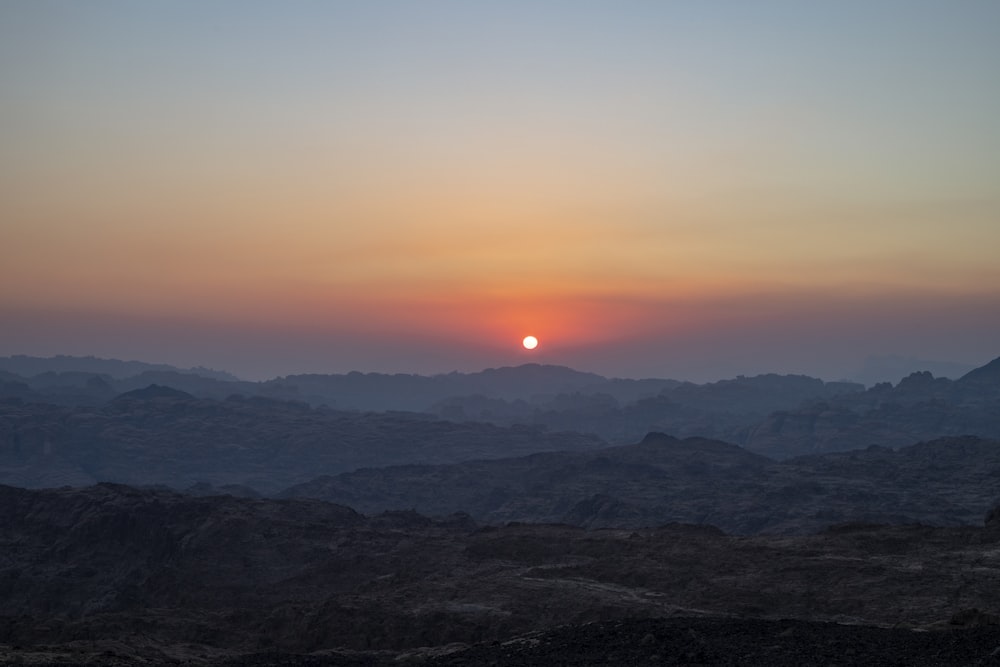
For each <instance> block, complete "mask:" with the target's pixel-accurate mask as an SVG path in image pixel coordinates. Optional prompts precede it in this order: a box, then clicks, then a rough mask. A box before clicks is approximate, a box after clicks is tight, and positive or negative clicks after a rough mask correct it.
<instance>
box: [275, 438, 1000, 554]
mask: <svg viewBox="0 0 1000 667" xmlns="http://www.w3.org/2000/svg"><path fill="white" fill-rule="evenodd" d="M283 496H285V497H300V498H316V499H322V500H327V501H331V502H337V503H344V504H347V505H350V506H352V507H354V508H356V509H358V510H360V511H362V512H366V513H372V512H381V511H384V510H392V509H415V510H416V511H418V512H421V513H425V514H428V515H432V516H433V515H445V514H449V513H452V512H456V511H464V512H468V513H469V514H470V515H471V516H472V517H473V518H475V519H476V520H477V521H481V522H486V523H503V522H507V521H525V522H562V523H568V524H572V525H578V526H583V527H587V528H612V527H616V528H622V527H625V528H635V527H642V526H650V525H659V524H664V523H669V522H672V521H679V522H686V523H709V524H713V525H716V526H718V527H720V528H722V529H723V530H725V531H726V532H728V533H732V534H743V535H746V534H757V533H770V534H805V533H809V532H814V531H816V530H820V529H822V528H823V527H824V526H827V525H830V524H832V523H838V522H847V521H865V522H874V523H892V524H901V523H918V522H919V523H927V524H931V525H941V526H946V525H962V524H966V525H971V524H976V523H979V521H980V520H981V517H982V516H983V513H984V512H985V511H986V510H988V509H989V508H990V507H992V506H993V505H994V504H996V503H998V502H1000V441H996V440H985V439H981V438H976V437H972V436H969V437H964V438H943V439H938V440H934V441H931V442H926V443H919V444H916V445H911V446H909V447H903V448H900V449H899V450H892V449H888V448H885V447H871V448H869V449H866V450H859V451H852V452H834V453H829V454H823V455H815V456H810V457H802V458H797V459H790V460H786V461H781V462H778V461H773V460H770V459H767V458H765V457H763V456H760V455H759V454H754V453H752V452H748V451H746V450H745V449H742V448H740V447H737V446H735V445H730V444H727V443H724V442H718V441H712V440H706V439H703V438H688V439H684V440H680V439H677V438H673V437H670V436H667V435H663V434H650V435H648V436H647V437H646V438H645V439H643V441H642V442H640V443H637V444H634V445H628V446H621V447H610V448H605V449H599V450H592V451H586V452H550V453H541V454H532V455H530V456H525V457H519V458H513V459H499V460H493V461H466V462H461V463H456V464H450V465H444V466H430V465H409V466H395V467H386V468H378V469H374V468H367V469H363V470H357V471H354V472H350V473H342V474H340V475H336V476H324V477H320V478H317V479H315V480H312V481H310V482H307V483H305V484H300V485H297V486H295V487H293V488H290V489H288V490H287V491H286V492H284V494H283Z"/></svg>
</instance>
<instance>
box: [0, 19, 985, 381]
mask: <svg viewBox="0 0 1000 667" xmlns="http://www.w3.org/2000/svg"><path fill="white" fill-rule="evenodd" d="M998 72H1000V2H997V1H996V0H982V1H971V0H970V1H960V0H941V1H936V2H925V1H921V0H900V1H898V2H896V1H892V2H890V1H879V0H859V1H856V2H855V1H850V0H847V1H845V0H840V1H838V2H811V1H802V0H789V1H787V2H767V1H760V2H745V1H743V0H740V1H738V2H737V1H734V2H721V1H720V2H695V1H693V0H692V1H689V2H680V1H678V2H666V1H663V2H659V1H653V0H648V1H644V2H636V1H629V0H615V1H613V2H612V1H610V0H609V1H606V2H589V1H585V0H572V1H570V0H566V1H551V2H544V1H535V0H533V1H530V2H529V1H512V0H505V1H504V2H478V1H475V0H465V1H461V2H459V1H454V2H444V1H438V0H421V1H419V2H418V1H412V0H411V1H405V2H404V1H399V2H388V1H378V0H363V1H362V0H358V1H357V2H335V1H296V0H290V1H289V0H286V1H282V2H248V1H246V0H239V1H235V0H234V1H228V0H226V1H214V2H213V1H211V0H197V1H191V2H187V1H180V0H175V1H170V2H158V1H142V2H135V1H132V0H126V1H120V2H111V1H101V0H89V1H76V0H73V1H65V2H50V1H46V0H23V1H17V0H0V354H39V355H49V354H57V353H66V354H96V355H98V356H115V357H124V358H140V359H143V360H148V361H157V362H159V361H165V362H170V363H177V364H180V365H185V366H190V365H197V364H203V365H206V366H213V367H218V368H225V369H227V370H231V371H233V372H235V373H237V374H239V375H243V376H245V377H251V378H258V377H271V376H274V375H278V374H285V373H291V372H301V371H305V370H310V371H316V372H342V371H347V370H355V369H356V370H363V371H371V370H380V371H403V372H422V373H428V372H447V371H451V370H479V369H482V368H485V367H495V366H502V365H510V364H516V363H522V362H525V361H538V362H541V363H559V364H567V365H571V366H574V367H576V368H580V369H581V370H592V371H596V372H600V373H603V374H606V375H617V376H661V377H678V378H687V379H696V380H704V379H717V378H721V377H731V376H733V375H735V374H737V373H744V374H753V373H758V372H764V371H778V372H801V373H808V374H812V375H819V376H821V377H827V378H830V379H835V378H837V377H844V376H847V375H850V374H851V372H853V371H854V370H856V369H857V368H858V367H859V366H860V364H861V360H862V359H863V358H864V357H865V356H867V355H870V354H887V353H898V354H903V355H911V356H917V357H921V358H925V359H939V360H950V361H960V362H966V363H972V364H977V365H978V364H981V363H985V362H986V361H989V360H990V359H992V358H994V357H996V356H998V355H1000V76H998V74H997V73H998ZM526 334H534V335H536V336H537V337H538V338H539V339H540V341H541V344H540V345H539V347H538V349H537V350H535V351H533V352H530V353H529V352H526V351H524V350H521V349H520V345H519V341H520V339H521V337H522V336H524V335H526Z"/></svg>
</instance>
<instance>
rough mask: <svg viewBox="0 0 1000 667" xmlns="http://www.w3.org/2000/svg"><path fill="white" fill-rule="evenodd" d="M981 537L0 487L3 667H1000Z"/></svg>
mask: <svg viewBox="0 0 1000 667" xmlns="http://www.w3.org/2000/svg"><path fill="white" fill-rule="evenodd" d="M998 522H1000V512H994V513H993V514H992V515H990V516H989V517H988V518H987V520H986V522H985V523H984V524H980V525H979V526H968V527H954V528H934V527H929V526H921V525H908V526H895V527H888V526H874V525H859V524H849V525H841V526H837V527H833V528H829V529H827V530H825V531H823V532H820V533H818V534H815V535H810V536H794V537H788V536H785V537H777V536H770V537H768V536H758V537H752V538H746V537H742V538H741V537H730V536H727V535H725V534H724V533H723V532H722V531H720V530H718V529H716V528H712V527H709V526H691V525H685V524H672V525H666V526H661V527H658V528H645V529H639V530H595V531H587V530H583V529H581V528H575V527H570V526H565V525H525V524H511V525H506V526H500V527H481V526H477V525H476V524H475V523H474V522H472V521H471V520H470V519H469V518H468V517H466V516H462V515H457V516H452V517H448V518H446V519H443V520H437V521H435V520H430V519H427V518H425V517H422V516H420V515H418V514H415V513H411V512H396V513H387V514H382V515H378V516H374V517H365V516H363V515H360V514H357V513H356V512H354V511H353V510H351V509H349V508H346V507H343V506H338V505H334V504H328V503H323V502H319V501H301V500H298V501H287V500H286V501H280V500H260V499H245V498H234V497H197V498H196V497H190V496H183V495H178V494H175V493H172V492H167V491H155V490H144V491H140V490H136V489H133V488H129V487H124V486H118V485H109V484H102V485H98V486H95V487H89V488H84V489H61V490H43V491H30V490H24V489H14V488H10V487H0V659H2V660H4V661H7V662H14V661H20V662H26V663H35V664H39V663H48V664H58V663H60V662H62V663H63V664H65V663H76V664H84V663H88V664H141V663H147V664H179V663H183V664H232V665H236V664H248V665H249V664H260V665H263V664H302V665H307V664H316V665H320V664H358V665H360V664H405V663H408V662H412V663H421V664H432V665H433V664H438V665H445V664H451V665H457V664H533V665H541V664H609V663H617V664H641V663H638V661H640V660H641V661H642V662H651V663H653V664H803V663H804V662H805V663H809V662H817V661H819V659H822V660H823V661H824V662H827V661H829V662H836V663H837V664H911V665H922V664H928V665H929V664H997V663H996V657H997V655H998V653H997V651H996V649H997V647H1000V627H998V626H997V625H996V624H997V623H998V622H1000V619H998V617H997V612H998V609H997V606H996V605H997V600H998V599H1000V523H998ZM889 628H894V629H889ZM991 656H992V657H991ZM876 657H878V658H879V660H878V661H876V660H874V659H873V658H876Z"/></svg>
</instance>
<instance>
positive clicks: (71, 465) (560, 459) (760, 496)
mask: <svg viewBox="0 0 1000 667" xmlns="http://www.w3.org/2000/svg"><path fill="white" fill-rule="evenodd" d="M151 378H156V379H163V380H165V381H168V382H169V386H167V385H165V384H148V385H143V383H144V382H146V381H148V380H149V379H151ZM135 385H142V386H141V387H138V388H136V387H135ZM124 387H131V388H130V389H129V390H127V391H124V393H117V392H118V390H120V389H122V388H124ZM232 389H246V390H248V391H246V392H241V393H232V394H226V397H225V398H220V397H219V395H221V394H223V393H225V392H226V390H232ZM293 389H294V391H293ZM192 390H193V391H192ZM449 391H475V392H479V393H476V394H472V395H464V396H461V395H459V396H453V397H452V398H447V399H440V398H439V397H440V396H441V395H443V394H444V393H446V392H449ZM650 391H654V392H657V393H655V394H653V395H645V393H646V392H650ZM196 392H198V393H201V394H202V395H197V394H196ZM532 392H536V393H532ZM544 392H549V393H544ZM269 393H273V394H279V395H283V396H288V395H298V396H300V397H302V396H306V397H309V398H310V399H312V400H313V401H319V400H321V399H323V398H324V397H325V398H329V399H330V400H331V401H333V402H336V401H337V400H340V399H338V398H337V397H345V396H346V397H349V396H352V395H355V394H356V396H355V398H354V399H353V400H355V401H357V402H358V403H359V404H375V403H377V402H378V401H379V400H381V398H380V397H387V398H386V399H385V400H386V402H387V403H389V404H391V405H398V404H401V403H407V402H409V403H413V404H416V403H417V402H421V401H422V402H424V403H432V406H431V408H429V411H425V412H415V411H413V412H404V411H398V410H382V411H360V410H343V409H334V408H331V407H326V406H323V405H316V404H315V403H313V404H310V403H309V402H306V401H301V400H297V401H295V400H287V399H283V398H282V399H279V398H274V397H272V396H268V394H269ZM205 394H207V396H206V395H205ZM525 397H526V398H525ZM345 400H346V399H345ZM649 432H659V433H662V434H665V435H662V436H656V437H653V438H649V437H645V436H646V434H647V433H649ZM997 441H1000V359H997V360H994V361H992V362H990V363H989V364H986V365H984V366H982V367H980V368H977V369H974V370H973V371H970V372H969V373H967V374H966V375H964V376H963V377H961V378H959V379H958V380H948V379H945V378H935V377H933V376H932V375H931V374H930V373H928V372H921V373H914V374H912V375H910V376H908V377H906V378H904V379H903V381H901V382H900V383H899V384H897V385H896V386H893V385H891V384H889V383H884V384H880V385H876V386H874V387H872V388H870V389H867V390H863V389H862V388H861V387H860V386H858V385H851V384H849V383H825V382H822V381H821V380H817V379H815V378H807V377H804V376H778V375H761V376H756V377H749V378H748V377H738V378H735V379H732V380H726V381H722V382H716V383H709V384H705V385H694V384H690V383H677V382H673V381H667V380H645V381H620V380H607V379H604V378H601V377H600V376H594V375H592V374H588V373H579V372H577V371H573V370H571V369H566V368H561V367H553V366H539V365H534V364H529V365H526V366H520V367H516V368H506V369H491V370H488V371H484V372H482V373H475V374H451V375H447V376H436V377H430V378H428V377H422V376H408V375H400V376H395V375H377V374H370V375H364V374H360V373H358V374H347V375H339V376H323V375H308V376H294V377H292V378H283V379H282V380H280V381H273V382H265V383H244V382H232V381H226V380H220V379H218V378H210V377H202V376H198V375H194V374H189V373H179V372H175V371H144V372H143V373H142V374H140V375H139V376H134V377H131V378H124V379H115V378H112V377H110V376H104V375H101V376H98V375H88V374H86V373H81V372H76V371H67V372H64V373H51V374H50V373H48V372H46V373H43V374H41V375H38V376H34V377H32V378H23V377H21V376H18V375H14V374H11V373H7V374H6V375H4V376H3V377H2V378H0V483H4V484H10V485H15V486H23V487H29V488H37V487H54V486H62V485H71V486H82V485H88V484H93V483H95V482H104V481H111V482H118V483H128V484H133V485H166V486H169V487H172V488H174V489H178V490H190V492H191V493H195V494H212V493H221V492H225V493H231V494H236V495H246V496H254V495H276V494H281V493H285V494H286V495H289V496H296V497H312V498H322V499H325V500H332V501H336V502H340V503H344V504H347V505H351V506H354V507H356V508H358V509H360V510H362V511H366V512H374V511H381V510H383V509H412V508H418V509H419V510H421V511H424V512H427V513H429V514H442V513H449V512H454V511H465V512H469V513H470V514H472V515H473V516H474V517H476V518H477V519H478V520H482V521H490V522H499V521H509V520H519V521H561V522H567V523H572V524H575V525H581V526H589V527H602V526H644V525H655V524H657V523H662V522H665V521H688V522H695V523H712V524H716V525H719V526H721V527H723V528H725V529H726V530H728V531H731V532H739V533H757V532H761V531H763V532H808V531H811V530H816V529H818V528H819V527H821V526H823V525H828V524H830V523H835V522H837V521H842V520H865V521H869V520H870V521H881V522H905V521H925V522H929V523H935V524H946V525H950V524H957V523H966V522H969V521H973V520H975V518H976V517H977V516H978V515H979V514H980V513H981V512H982V511H983V508H984V507H986V506H987V505H988V504H989V503H991V502H994V501H996V500H998V499H1000V487H998V486H997V482H998V480H1000V462H998V461H997V460H995V458H994V452H995V451H996V449H997V444H996V443H997ZM636 443H638V444H636ZM917 443H925V444H921V445H917ZM894 450H898V451H894ZM845 451H846V452H849V453H848V454H837V452H845ZM918 453H919V455H918ZM955 457H958V458H955ZM952 459H955V461H954V462H953V465H952V464H951V463H950V464H948V465H950V466H952V467H948V466H945V465H943V464H941V462H943V461H951V460H952ZM781 460H784V462H782V463H779V461H781ZM856 460H857V461H862V462H863V464H858V465H855V464H854V463H852V462H853V461H856ZM935 461H936V462H938V463H937V464H936V463H934V462H935ZM939 464H940V465H939ZM936 466H937V467H936ZM955 466H957V467H955ZM963 466H964V467H963ZM843 471H848V472H849V474H848V472H843ZM942 471H948V475H950V477H946V478H941V477H940V473H942ZM949 484H950V485H951V486H949ZM290 487H294V488H290ZM949 488H950V489H951V491H949ZM289 489H290V490H289ZM970 489H976V490H975V491H972V490H970Z"/></svg>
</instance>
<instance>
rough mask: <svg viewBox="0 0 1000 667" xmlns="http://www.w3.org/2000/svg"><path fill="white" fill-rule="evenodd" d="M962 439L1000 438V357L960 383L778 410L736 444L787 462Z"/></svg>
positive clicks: (921, 380)
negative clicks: (801, 457) (810, 456)
mask: <svg viewBox="0 0 1000 667" xmlns="http://www.w3.org/2000/svg"><path fill="white" fill-rule="evenodd" d="M958 435H978V436H982V437H985V438H994V439H998V438H1000V358H997V359H994V360H993V361H991V362H990V363H988V364H986V365H985V366H982V367H980V368H977V369H975V370H973V371H970V372H969V373H967V374H966V375H964V376H962V377H961V378H959V379H958V380H948V379H946V378H935V377H934V376H932V375H931V374H930V373H928V372H920V373H913V374H912V375H910V376H908V377H906V378H904V379H903V380H902V381H901V382H900V383H899V384H898V385H896V386H892V385H890V384H888V383H884V384H880V385H876V386H874V387H872V388H871V389H869V390H867V391H865V392H860V393H851V394H843V395H840V396H837V397H834V398H831V399H829V400H825V401H815V402H812V403H808V404H806V405H803V406H801V407H799V408H797V409H794V410H781V411H777V412H775V413H773V414H771V415H770V416H769V417H768V418H767V419H765V420H764V421H763V422H761V423H760V424H758V425H756V426H755V427H753V428H751V429H749V430H747V431H746V433H745V434H744V436H743V437H741V438H739V439H736V440H733V442H737V443H738V444H741V445H743V446H744V447H746V448H748V449H750V450H753V451H755V452H760V453H762V454H766V455H768V456H771V457H773V458H785V457H789V456H798V455H802V454H809V453H816V452H828V451H843V450H849V449H861V448H864V447H868V446H870V445H878V446H881V447H901V446H904V445H909V444H913V443H914V442H919V441H921V440H930V439H932V438H939V437H948V436H958Z"/></svg>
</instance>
